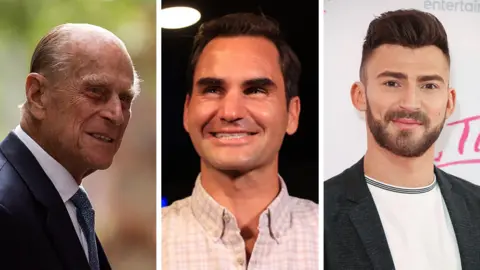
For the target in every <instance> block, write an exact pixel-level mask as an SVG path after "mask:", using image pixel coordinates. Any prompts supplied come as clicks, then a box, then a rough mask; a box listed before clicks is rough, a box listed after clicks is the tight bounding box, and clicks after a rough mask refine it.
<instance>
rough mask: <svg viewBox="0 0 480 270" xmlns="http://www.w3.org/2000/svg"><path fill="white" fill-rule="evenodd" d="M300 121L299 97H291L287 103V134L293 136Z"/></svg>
mask: <svg viewBox="0 0 480 270" xmlns="http://www.w3.org/2000/svg"><path fill="white" fill-rule="evenodd" d="M299 119H300V97H298V96H296V97H292V98H291V99H290V102H289V103H288V123H287V134H288V135H293V134H294V133H295V132H296V131H297V129H298V121H299Z"/></svg>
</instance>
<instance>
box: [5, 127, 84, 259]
mask: <svg viewBox="0 0 480 270" xmlns="http://www.w3.org/2000/svg"><path fill="white" fill-rule="evenodd" d="M0 149H1V151H2V152H3V153H4V155H5V157H6V158H7V159H8V160H9V162H10V163H11V164H12V166H14V167H15V169H16V170H17V172H18V173H19V174H20V176H21V177H22V179H23V181H24V182H25V184H26V185H27V186H28V188H29V189H30V191H31V192H32V194H33V196H34V197H35V199H36V200H37V201H38V202H40V203H41V204H42V205H43V206H44V207H45V208H46V210H47V217H46V229H47V233H48V234H49V238H50V239H51V241H52V244H53V246H54V247H55V250H56V251H57V254H58V257H59V258H60V260H61V261H62V262H63V264H64V266H65V268H66V269H90V267H89V265H88V262H87V258H86V256H85V253H84V251H83V248H82V246H81V244H80V241H79V240H78V237H77V234H76V232H75V229H74V227H73V224H72V221H71V219H70V216H69V215H68V212H67V209H66V208H65V205H64V203H63V201H62V199H61V197H60V194H58V191H57V190H56V189H55V186H54V185H53V184H52V182H51V181H50V179H49V178H48V177H47V175H46V174H45V172H44V171H43V169H42V168H41V166H40V164H39V163H38V162H37V160H36V159H35V157H34V156H33V155H32V153H31V152H30V150H28V148H27V147H26V146H25V145H24V144H23V143H22V142H21V141H20V139H18V137H17V136H16V135H15V134H14V133H12V132H10V133H9V135H8V136H7V137H6V138H5V140H4V141H3V142H2V143H1V145H0Z"/></svg>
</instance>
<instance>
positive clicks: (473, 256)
mask: <svg viewBox="0 0 480 270" xmlns="http://www.w3.org/2000/svg"><path fill="white" fill-rule="evenodd" d="M435 174H436V178H437V181H438V184H439V186H440V190H441V191H442V195H443V199H444V200H445V204H446V205H447V209H448V213H449V215H450V219H451V221H452V225H453V229H454V231H455V236H456V238H457V244H458V249H459V251H460V258H461V262H462V269H463V270H477V269H480V255H479V253H480V252H479V249H478V244H479V243H480V237H479V233H480V232H479V229H478V225H477V224H476V223H474V222H473V220H472V218H471V215H470V212H469V210H468V208H467V205H466V202H465V199H464V198H463V196H461V195H460V194H458V193H456V192H455V189H454V188H453V187H452V184H451V183H450V181H449V180H448V176H447V175H446V174H445V173H444V172H442V171H441V170H439V169H438V168H435Z"/></svg>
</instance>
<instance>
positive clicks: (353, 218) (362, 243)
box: [324, 158, 480, 270]
mask: <svg viewBox="0 0 480 270" xmlns="http://www.w3.org/2000/svg"><path fill="white" fill-rule="evenodd" d="M434 170H435V175H436V178H437V181H438V185H439V187H440V190H441V192H442V195H443V198H444V200H445V203H446V205H447V208H448V212H449V213H450V218H451V220H452V224H453V228H454V231H455V235H456V238H457V241H458V247H459V250H460V258H461V262H462V269H463V270H479V269H480V187H479V186H476V185H474V184H472V183H470V182H467V181H465V180H463V179H460V178H458V177H455V176H453V175H450V174H448V173H446V172H443V171H442V170H440V169H438V168H437V167H435V168H434ZM324 202H325V205H324V256H325V257H324V258H325V260H324V264H325V269H329V270H337V269H338V270H349V269H352V270H361V269H375V270H391V269H395V266H394V264H393V259H392V255H391V254H390V249H389V248H388V243H387V239H386V237H385V232H384V230H383V227H382V223H381V222H380V216H379V215H378V212H377V208H376V207H375V203H374V201H373V198H372V195H371V193H370V191H369V190H368V187H367V184H366V182H365V178H364V170H363V158H362V159H361V160H360V161H358V162H357V163H356V164H355V165H353V166H352V167H350V168H348V169H346V170H345V171H343V172H342V173H341V174H339V175H337V176H335V177H333V178H331V179H329V180H327V181H325V183H324Z"/></svg>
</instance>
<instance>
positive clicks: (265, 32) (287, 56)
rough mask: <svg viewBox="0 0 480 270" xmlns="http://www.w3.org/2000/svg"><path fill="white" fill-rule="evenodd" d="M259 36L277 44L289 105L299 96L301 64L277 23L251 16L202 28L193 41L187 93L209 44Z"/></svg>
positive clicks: (225, 19)
mask: <svg viewBox="0 0 480 270" xmlns="http://www.w3.org/2000/svg"><path fill="white" fill-rule="evenodd" d="M236 36H258V37H264V38H266V39H268V40H270V41H271V42H273V43H274V44H275V46H276V47H277V50H278V52H279V55H280V59H279V62H280V63H279V64H280V67H281V70H282V75H283V79H284V82H285V93H286V98H287V103H288V102H289V101H290V99H291V98H292V97H295V96H298V81H299V79H300V73H301V64H300V61H299V60H298V58H297V56H296V54H295V52H293V50H292V49H291V48H290V46H289V45H288V44H287V42H286V41H285V39H284V38H283V36H282V34H281V33H280V28H279V26H278V24H277V22H275V21H274V20H272V19H270V18H267V17H266V16H260V15H256V14H252V13H234V14H229V15H225V16H223V17H220V18H218V19H214V20H211V21H208V22H206V23H204V24H202V25H201V26H200V28H199V29H198V32H197V34H196V36H195V40H194V42H193V49H192V54H191V57H190V64H189V69H188V74H187V80H188V83H189V84H188V94H191V93H192V84H193V74H194V71H195V67H196V65H197V62H198V58H199V57H200V54H201V53H202V51H203V49H204V48H205V46H207V44H208V43H209V42H210V41H212V40H213V39H214V38H217V37H236Z"/></svg>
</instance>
